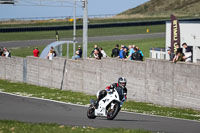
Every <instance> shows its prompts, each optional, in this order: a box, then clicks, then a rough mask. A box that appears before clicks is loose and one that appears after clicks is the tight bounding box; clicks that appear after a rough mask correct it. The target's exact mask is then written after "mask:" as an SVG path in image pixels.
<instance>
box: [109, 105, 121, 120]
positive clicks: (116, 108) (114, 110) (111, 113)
mask: <svg viewBox="0 0 200 133" xmlns="http://www.w3.org/2000/svg"><path fill="white" fill-rule="evenodd" d="M113 104H114V107H113V108H112V109H111V104H110V107H109V108H108V110H107V119H108V120H113V119H114V118H115V117H116V116H117V114H118V112H119V110H120V104H119V103H118V102H113Z"/></svg>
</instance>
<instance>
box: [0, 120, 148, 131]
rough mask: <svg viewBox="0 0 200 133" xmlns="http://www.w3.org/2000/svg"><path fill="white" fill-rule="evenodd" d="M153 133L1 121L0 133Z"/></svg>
mask: <svg viewBox="0 0 200 133" xmlns="http://www.w3.org/2000/svg"><path fill="white" fill-rule="evenodd" d="M113 132H114V133H126V132H127V133H151V132H150V131H144V130H129V129H121V128H120V129H119V128H115V129H114V128H112V129H111V128H93V127H70V126H64V125H58V124H41V123H39V124H38V123H37V124H36V123H35V124H34V123H24V122H18V121H8V120H0V133H113Z"/></svg>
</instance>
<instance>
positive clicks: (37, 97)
mask: <svg viewBox="0 0 200 133" xmlns="http://www.w3.org/2000/svg"><path fill="white" fill-rule="evenodd" d="M0 93H2V94H7V95H12V96H17V97H24V98H30V99H37V100H43V101H49V102H55V103H60V104H66V105H73V106H79V107H88V105H80V104H74V103H66V102H62V101H56V100H51V99H44V98H38V97H28V96H21V95H17V94H13V93H8V92H2V91H0ZM120 112H123V113H129V114H136V115H142V116H153V117H158V118H167V119H175V120H182V121H191V122H198V123H200V121H197V120H188V119H181V118H174V117H167V116H159V115H152V114H142V113H135V112H128V111H120Z"/></svg>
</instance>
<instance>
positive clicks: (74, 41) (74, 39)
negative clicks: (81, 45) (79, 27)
mask: <svg viewBox="0 0 200 133" xmlns="http://www.w3.org/2000/svg"><path fill="white" fill-rule="evenodd" d="M73 22H74V31H73V55H75V51H76V0H74V21H73Z"/></svg>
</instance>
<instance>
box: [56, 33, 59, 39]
mask: <svg viewBox="0 0 200 133" xmlns="http://www.w3.org/2000/svg"><path fill="white" fill-rule="evenodd" d="M56 41H59V34H58V31H57V30H56Z"/></svg>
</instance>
